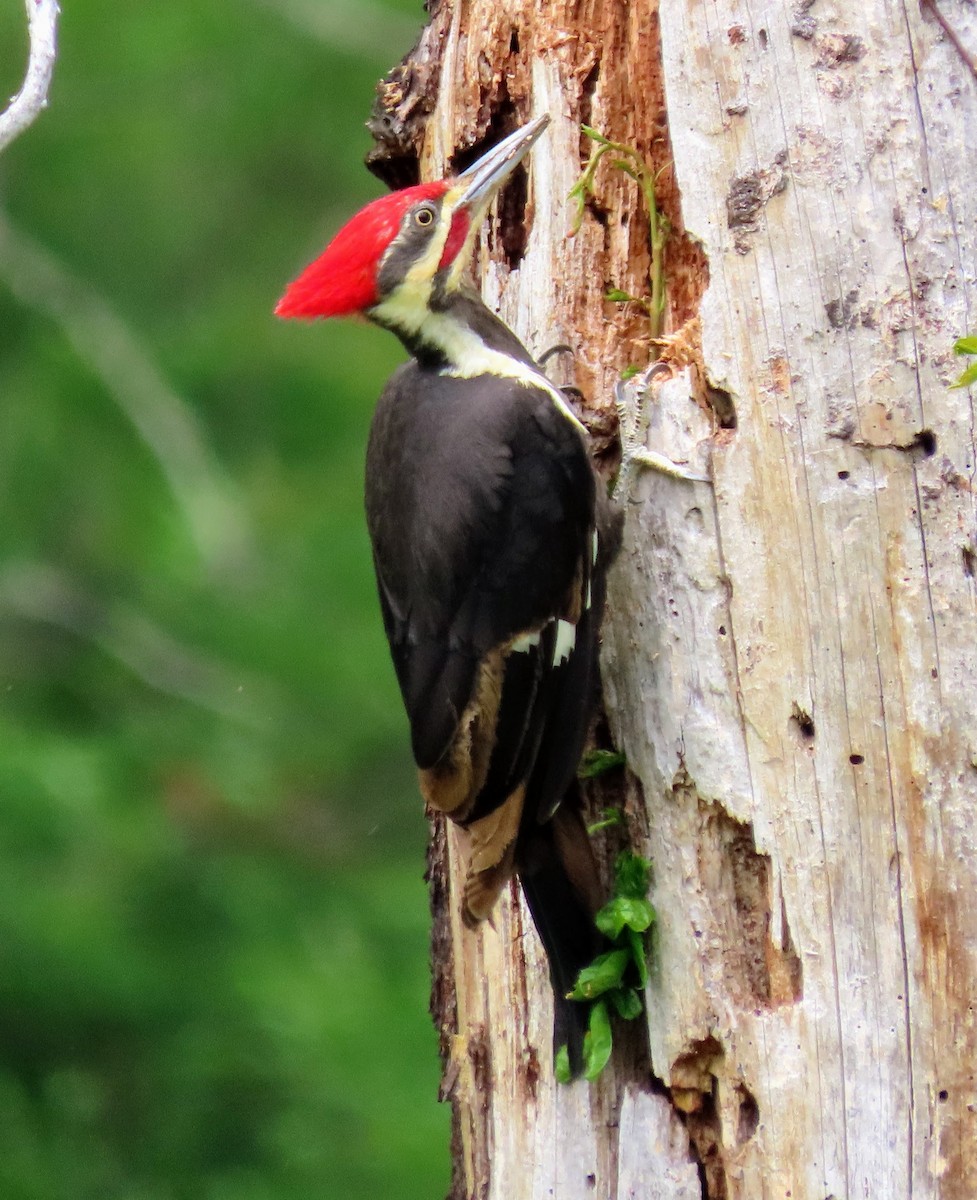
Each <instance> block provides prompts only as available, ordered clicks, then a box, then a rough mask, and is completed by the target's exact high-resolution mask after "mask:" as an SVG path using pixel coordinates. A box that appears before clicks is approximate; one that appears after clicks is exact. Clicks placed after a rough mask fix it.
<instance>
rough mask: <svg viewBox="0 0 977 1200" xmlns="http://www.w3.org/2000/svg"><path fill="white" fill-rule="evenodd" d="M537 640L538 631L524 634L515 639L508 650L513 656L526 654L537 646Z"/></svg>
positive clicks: (538, 636)
mask: <svg viewBox="0 0 977 1200" xmlns="http://www.w3.org/2000/svg"><path fill="white" fill-rule="evenodd" d="M539 638H540V633H539V630H537V631H536V632H535V633H524V634H522V635H521V636H520V637H517V638H516V640H515V641H514V642H513V643H512V645H511V646H510V647H509V649H510V650H511V651H512V652H513V653H514V654H528V653H529V651H530V650H533V649H535V647H536V646H538V645H539Z"/></svg>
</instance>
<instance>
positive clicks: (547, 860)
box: [517, 797, 606, 1077]
mask: <svg viewBox="0 0 977 1200" xmlns="http://www.w3.org/2000/svg"><path fill="white" fill-rule="evenodd" d="M569 800H570V798H569V797H568V801H569ZM568 801H565V802H564V804H563V805H561V806H560V808H559V809H558V810H557V812H556V813H555V814H554V816H553V818H552V820H550V821H548V822H547V823H546V824H545V825H541V826H535V827H526V826H524V827H523V829H522V831H521V833H520V838H519V860H518V862H517V869H518V872H519V881H520V883H521V884H522V890H523V894H524V895H525V897H526V903H527V904H528V905H529V911H530V912H531V913H532V916H533V922H534V923H535V925H536V930H537V932H538V933H539V936H540V940H541V941H542V943H543V948H544V949H545V951H546V957H547V959H548V960H549V968H550V979H551V981H552V984H553V995H554V1000H553V1007H554V1022H553V1049H554V1053H555V1052H556V1051H557V1050H558V1049H559V1047H560V1046H563V1045H565V1046H566V1047H567V1053H568V1057H569V1060H570V1071H571V1073H572V1075H573V1076H574V1077H575V1076H577V1075H579V1074H580V1072H581V1070H582V1069H583V1040H584V1034H585V1033H586V1032H587V1022H588V1019H589V1015H590V1005H589V1004H587V1003H584V1002H581V1001H578V1000H567V999H566V995H567V992H569V991H570V990H571V989H572V988H573V986H574V984H575V983H576V980H577V976H578V975H579V973H580V971H581V970H582V969H583V968H584V967H586V966H587V965H588V964H589V963H591V962H593V960H594V958H595V957H596V956H597V955H598V954H600V953H601V951H602V950H603V949H605V948H606V944H605V939H604V938H603V936H602V934H601V933H600V932H599V930H598V929H597V927H596V926H595V925H594V913H595V912H596V910H597V908H598V907H599V904H600V884H599V880H598V876H597V865H596V863H595V861H594V855H593V850H592V849H591V845H590V838H589V836H588V834H587V829H586V826H585V825H584V823H583V819H582V817H581V816H580V813H579V812H578V811H577V810H576V809H574V808H573V807H571V805H570V803H569V802H568Z"/></svg>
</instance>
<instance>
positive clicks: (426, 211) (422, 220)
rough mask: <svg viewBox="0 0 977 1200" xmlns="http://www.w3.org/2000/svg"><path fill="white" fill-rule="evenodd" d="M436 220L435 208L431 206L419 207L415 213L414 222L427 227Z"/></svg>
mask: <svg viewBox="0 0 977 1200" xmlns="http://www.w3.org/2000/svg"><path fill="white" fill-rule="evenodd" d="M433 220H434V210H433V209H430V208H419V209H418V210H417V212H416V213H414V224H415V225H421V226H423V227H425V228H426V227H427V226H428V225H430V224H431V222H432V221H433Z"/></svg>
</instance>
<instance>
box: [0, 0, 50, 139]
mask: <svg viewBox="0 0 977 1200" xmlns="http://www.w3.org/2000/svg"><path fill="white" fill-rule="evenodd" d="M25 3H26V5H27V28H28V33H29V36H30V46H31V48H30V57H29V58H28V60H27V74H26V75H25V76H24V85H23V87H22V88H21V89H20V91H19V92H18V93H17V95H16V96H14V98H13V99H12V100H11V101H10V105H9V107H8V108H7V109H6V111H5V112H3V113H0V150H3V149H5V147H7V146H9V145H10V143H11V142H12V141H13V140H14V138H15V137H16V136H17V135H18V134H19V133H23V132H24V130H25V129H26V128H27V126H28V125H30V124H31V123H32V122H33V120H34V118H35V117H36V116H37V115H38V113H39V112H40V111H41V109H42V108H46V107H47V93H48V88H49V87H50V85H51V75H52V74H53V72H54V60H55V58H57V55H58V44H57V25H58V12H59V11H60V10H59V9H58V5H57V0H25Z"/></svg>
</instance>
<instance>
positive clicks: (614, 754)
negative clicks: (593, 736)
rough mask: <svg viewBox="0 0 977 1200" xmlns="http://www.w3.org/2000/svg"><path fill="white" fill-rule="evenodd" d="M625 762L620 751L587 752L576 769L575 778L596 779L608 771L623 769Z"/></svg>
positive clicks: (625, 759)
mask: <svg viewBox="0 0 977 1200" xmlns="http://www.w3.org/2000/svg"><path fill="white" fill-rule="evenodd" d="M627 761H628V760H627V758H626V757H625V756H624V754H623V753H622V752H621V751H620V750H588V751H587V753H586V754H585V755H584V756H583V760H582V761H581V763H580V766H579V767H578V768H577V778H578V779H598V778H599V777H600V776H601V775H606V774H607V772H608V771H614V770H616V769H617V768H618V767H623V766H624V764H625V763H626V762H627Z"/></svg>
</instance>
